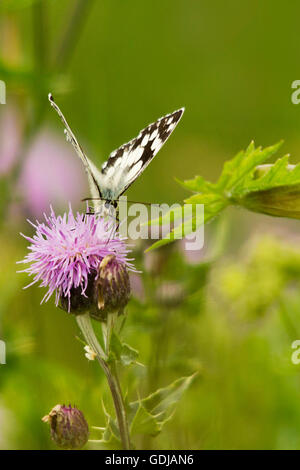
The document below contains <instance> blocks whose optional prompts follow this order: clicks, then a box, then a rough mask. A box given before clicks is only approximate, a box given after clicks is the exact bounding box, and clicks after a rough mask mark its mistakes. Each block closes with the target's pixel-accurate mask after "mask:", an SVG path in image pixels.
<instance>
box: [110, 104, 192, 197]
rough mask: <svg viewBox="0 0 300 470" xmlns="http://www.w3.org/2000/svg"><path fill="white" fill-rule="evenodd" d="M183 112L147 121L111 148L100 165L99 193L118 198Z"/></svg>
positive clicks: (167, 135) (142, 168) (150, 158)
mask: <svg viewBox="0 0 300 470" xmlns="http://www.w3.org/2000/svg"><path fill="white" fill-rule="evenodd" d="M183 112H184V108H181V109H179V110H177V111H174V112H173V113H171V114H167V115H166V116H164V117H162V118H160V119H158V121H156V122H154V123H152V124H149V126H147V127H145V129H143V130H142V131H141V132H140V133H139V135H138V136H137V137H136V138H135V139H132V140H131V141H130V142H128V143H127V144H124V145H122V146H121V147H119V148H118V149H117V150H114V151H113V152H112V153H111V154H110V156H109V158H108V160H107V161H106V162H105V163H104V164H103V165H102V169H101V173H102V175H103V176H104V181H105V188H101V191H102V194H103V196H104V197H105V198H106V197H107V198H108V199H111V200H115V199H116V198H117V197H119V196H120V195H121V194H122V193H123V192H124V191H126V189H127V188H128V186H130V185H131V184H132V183H133V182H134V180H135V179H136V178H137V177H138V176H139V174H140V173H141V172H142V171H144V169H145V168H146V167H147V166H148V165H149V163H150V162H151V160H152V159H153V158H154V157H155V155H156V154H157V152H158V151H159V150H160V149H161V147H162V146H163V144H164V143H165V142H166V140H167V139H168V137H169V136H170V135H171V133H172V132H173V130H174V129H175V127H176V125H177V124H178V122H179V121H180V118H181V116H182V114H183Z"/></svg>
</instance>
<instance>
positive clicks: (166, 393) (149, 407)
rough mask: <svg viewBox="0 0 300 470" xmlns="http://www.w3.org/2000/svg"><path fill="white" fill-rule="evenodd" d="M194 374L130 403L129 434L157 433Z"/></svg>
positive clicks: (172, 411) (170, 415) (151, 434)
mask: <svg viewBox="0 0 300 470" xmlns="http://www.w3.org/2000/svg"><path fill="white" fill-rule="evenodd" d="M195 375H196V374H193V375H191V376H189V377H182V378H180V379H177V380H175V381H174V382H173V383H171V384H170V385H169V386H167V387H164V388H161V389H159V390H157V391H156V392H154V393H152V394H151V395H149V396H148V397H146V398H143V399H140V400H138V401H135V402H132V403H130V404H129V405H128V406H127V407H128V408H129V410H130V411H131V414H130V417H131V419H130V420H129V423H130V430H131V434H132V435H135V434H148V435H150V436H155V435H157V434H158V433H159V432H160V431H161V429H162V427H163V425H164V424H165V423H166V422H167V421H168V420H169V419H170V418H171V417H172V415H173V413H174V409H175V406H176V404H177V403H178V401H179V400H180V398H181V397H182V395H183V393H184V392H185V391H186V389H187V388H188V387H189V386H190V384H191V382H192V381H193V379H194V378H195ZM133 410H134V413H133ZM128 416H129V413H128Z"/></svg>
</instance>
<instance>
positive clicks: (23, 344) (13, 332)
mask: <svg viewBox="0 0 300 470" xmlns="http://www.w3.org/2000/svg"><path fill="white" fill-rule="evenodd" d="M299 15H300V5H299V2H296V1H293V0H291V1H289V2H288V3H287V2H285V3H283V2H281V1H278V0H272V1H271V0H264V1H263V2H262V1H258V0H251V1H250V0H244V1H243V2H239V1H232V0H229V1H226V2H224V1H221V0H216V1H214V2H211V1H208V0H201V1H195V0H194V1H193V0H190V1H183V0H172V1H171V0H164V1H163V2H162V1H157V0H154V1H152V2H141V1H137V0H127V1H122V0H98V1H95V0H94V1H92V0H79V1H73V0H72V1H66V0H44V1H42V0H35V1H34V0H1V1H0V79H1V80H4V81H5V83H6V90H7V96H6V104H5V105H0V196H1V201H0V210H1V219H0V226H1V234H0V242H1V244H0V246H1V262H0V279H1V282H0V339H3V340H4V341H5V342H6V345H7V364H6V365H0V448H2V449H48V448H54V446H53V444H52V443H51V440H50V437H49V430H48V428H47V426H46V425H45V424H44V423H42V421H41V417H42V416H43V415H45V414H46V413H47V412H49V410H50V409H51V408H52V407H53V406H54V405H56V404H57V403H72V404H74V403H75V404H76V405H77V406H78V407H79V408H80V409H81V410H82V411H83V412H84V413H85V415H86V417H87V419H88V421H89V424H90V425H95V426H103V425H104V416H103V412H102V406H101V400H102V399H103V400H104V401H105V403H107V404H108V405H107V406H108V407H109V406H111V403H110V400H109V395H108V393H107V390H106V384H105V381H104V377H103V375H102V374H101V371H100V370H98V367H97V366H96V365H95V364H94V363H92V362H91V363H88V362H87V361H86V359H85V358H84V355H83V348H82V344H81V342H79V341H77V340H76V339H75V336H77V335H78V336H79V331H78V328H77V326H76V322H75V321H74V318H73V317H72V316H69V315H67V314H66V313H64V312H63V311H61V310H60V309H57V308H55V306H54V302H53V301H50V302H49V303H48V304H46V305H42V306H40V300H41V298H42V295H43V292H42V290H40V289H38V288H37V287H33V288H30V289H29V290H22V287H24V286H25V285H26V283H28V279H27V278H26V276H25V275H21V274H18V275H17V274H16V269H17V268H16V264H15V263H16V261H17V260H20V259H22V258H23V257H24V255H25V253H26V242H25V240H23V239H22V238H21V237H20V236H19V232H25V233H26V234H28V235H29V234H31V233H32V230H31V227H30V225H28V224H27V222H26V218H30V219H33V220H34V219H35V218H38V219H39V220H41V219H42V214H43V211H45V210H46V211H48V208H49V204H50V203H51V204H53V206H54V208H55V209H56V210H57V211H59V210H61V211H64V210H66V209H67V207H68V202H69V201H71V202H72V205H73V207H74V208H76V209H77V208H79V209H81V210H83V208H84V206H83V204H82V203H81V202H80V200H81V199H82V198H83V197H85V196H87V195H88V189H87V185H86V182H85V175H84V172H83V169H82V166H81V164H80V162H79V161H77V158H76V156H75V154H74V152H73V150H72V148H71V147H70V145H69V144H67V143H66V142H65V140H64V136H63V128H62V126H61V123H60V122H59V120H58V118H57V116H56V115H55V113H54V112H53V110H51V108H50V106H49V104H48V102H47V94H48V92H49V91H52V92H53V94H54V96H55V98H56V100H57V102H58V104H59V105H60V106H61V108H62V109H63V111H64V113H65V115H66V116H67V119H68V121H69V123H70V125H71V127H72V128H73V130H74V132H75V133H76V135H77V137H78V139H79V140H80V142H81V143H82V145H83V147H84V149H85V150H86V152H87V154H88V155H89V157H90V158H91V159H92V160H93V161H94V162H95V163H97V164H99V165H100V163H101V162H103V161H104V160H105V159H106V158H107V156H108V154H109V153H110V152H111V151H112V150H113V149H114V148H116V147H118V146H119V145H121V144H122V143H123V142H126V141H128V140H130V138H132V137H134V136H135V135H137V134H138V132H139V130H140V129H141V128H143V127H145V126H146V125H147V124H148V123H149V122H152V121H154V120H155V119H157V118H158V117H160V116H162V115H164V114H166V113H168V112H171V111H173V110H175V109H177V108H179V107H181V106H185V107H186V112H185V114H184V116H183V119H182V121H181V122H180V124H179V126H178V128H177V129H176V132H175V133H174V134H173V135H172V137H171V138H170V140H169V141H168V143H167V144H166V145H165V147H164V148H163V149H162V150H161V151H160V153H159V156H158V157H157V158H156V159H155V160H154V161H153V162H152V163H151V165H150V166H149V168H148V169H147V171H146V172H145V173H144V174H143V175H142V176H141V178H139V180H138V181H136V182H135V184H134V185H133V186H132V188H130V190H129V191H128V197H129V196H130V199H133V200H142V201H149V202H166V203H173V202H179V201H181V200H182V199H183V198H184V197H185V196H186V193H185V191H184V190H183V189H182V188H181V187H180V186H179V185H178V184H176V182H175V181H174V177H179V178H181V179H184V178H190V177H193V176H194V175H196V174H199V175H202V176H204V177H206V178H209V179H211V180H215V179H216V177H217V176H218V175H219V173H220V170H221V168H222V164H223V162H224V161H225V160H226V159H228V158H231V157H232V156H233V155H234V154H235V153H237V152H238V151H239V150H240V149H242V148H245V147H246V146H247V145H248V143H249V142H250V140H252V139H254V140H255V142H256V144H259V145H269V144H273V143H275V142H277V141H279V140H280V139H282V138H283V139H284V140H285V144H284V148H283V152H285V153H286V152H290V153H291V162H292V163H295V162H298V161H299V156H300V107H298V106H296V105H293V104H292V102H291V93H292V89H291V84H292V82H293V81H294V80H297V79H300V76H299V74H300V70H299V51H298V49H299V48H298V42H299V41H298V36H299V25H298V23H299ZM299 240H300V237H299V223H298V222H297V221H289V220H284V219H271V218H268V217H266V216H262V215H254V214H250V213H246V212H244V211H242V210H241V209H240V210H238V209H232V210H229V211H227V212H226V213H225V214H224V216H222V218H220V219H218V220H217V221H216V222H214V223H212V224H210V225H209V226H208V227H206V230H205V249H204V250H203V252H201V253H198V255H197V256H195V257H194V259H193V260H191V259H190V257H188V254H187V253H184V252H183V250H182V245H181V244H180V243H178V244H177V245H173V246H172V247H170V248H167V249H165V250H163V251H161V250H160V251H157V252H153V253H152V254H149V255H146V256H145V255H144V254H143V249H144V248H145V247H143V246H136V248H135V253H134V256H135V257H136V259H137V261H136V264H137V267H138V268H140V269H141V270H142V271H143V273H142V274H141V275H140V276H134V278H133V279H132V285H133V299H132V301H131V303H130V304H129V306H128V321H127V325H126V328H125V332H124V335H125V340H126V342H129V343H130V344H131V345H132V346H133V347H135V348H136V349H139V350H140V361H141V363H143V364H144V365H145V367H141V366H134V367H132V368H131V369H130V370H129V372H127V373H126V374H124V376H123V377H122V381H123V384H124V388H125V389H128V390H129V393H130V395H131V397H132V398H137V396H138V395H139V394H141V395H144V394H146V393H148V392H149V391H152V390H153V389H154V388H155V387H157V386H165V385H167V384H168V383H169V382H171V381H172V380H174V379H176V378H177V377H179V376H182V375H188V374H190V373H193V372H194V371H195V370H198V371H199V374H198V378H197V380H196V381H195V382H194V383H193V385H192V386H191V388H190V389H189V390H188V391H187V392H186V394H185V396H184V397H183V399H182V401H181V402H180V403H179V405H178V409H177V411H176V414H175V415H174V417H173V419H172V420H171V421H170V422H169V423H168V424H167V426H166V427H165V429H164V430H163V432H162V433H161V434H160V435H159V436H158V437H156V438H154V439H144V438H143V437H140V439H139V440H138V441H137V442H136V444H137V447H138V448H154V449H246V448H247V449H266V448H267V449H296V448H299V447H300V406H299V394H300V365H295V364H293V363H292V361H291V355H292V352H293V350H292V348H291V344H292V342H293V341H294V340H296V339H300V326H299V321H300V293H299V275H300V246H299ZM174 286H175V291H176V292H181V293H182V295H180V296H178V298H174V295H173V294H172V292H174V290H172V289H174ZM170 293H171V294H170ZM92 437H94V438H97V437H99V436H97V435H96V434H95V435H93V436H92Z"/></svg>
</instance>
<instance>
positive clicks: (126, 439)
mask: <svg viewBox="0 0 300 470" xmlns="http://www.w3.org/2000/svg"><path fill="white" fill-rule="evenodd" d="M76 320H77V323H78V325H79V328H80V329H81V331H82V334H83V336H84V338H85V340H86V342H87V343H88V345H89V346H90V348H91V349H92V350H93V351H94V352H95V353H96V354H97V360H98V362H99V364H100V366H101V367H102V369H103V371H104V373H105V376H106V379H107V382H108V385H109V388H110V392H111V395H112V399H113V402H114V407H115V411H116V416H117V422H118V427H119V431H120V437H121V441H122V445H123V448H124V449H125V450H129V449H131V444H130V434H129V428H128V421H127V415H126V409H125V404H124V400H123V395H122V390H121V386H120V382H119V377H118V372H117V367H116V363H115V362H110V363H108V362H107V355H106V354H105V352H104V351H103V349H102V347H101V346H100V344H99V342H98V339H97V337H96V335H95V332H94V329H93V326H92V322H91V319H90V316H89V314H84V315H77V317H76ZM107 341H108V338H107Z"/></svg>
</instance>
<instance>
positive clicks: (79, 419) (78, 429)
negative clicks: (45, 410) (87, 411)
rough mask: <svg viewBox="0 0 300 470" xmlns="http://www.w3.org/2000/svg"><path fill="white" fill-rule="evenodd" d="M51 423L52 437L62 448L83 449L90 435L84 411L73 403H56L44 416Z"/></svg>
mask: <svg viewBox="0 0 300 470" xmlns="http://www.w3.org/2000/svg"><path fill="white" fill-rule="evenodd" d="M42 421H44V422H45V423H49V424H50V431H51V438H52V440H53V441H54V442H55V444H56V445H57V446H58V447H61V448H62V449H81V447H83V446H84V445H85V444H86V443H87V441H88V437H89V427H88V424H87V422H86V420H85V418H84V416H83V413H82V412H81V411H80V410H78V409H77V408H75V407H74V408H72V407H71V405H69V406H64V405H56V406H55V407H54V408H52V410H51V411H50V413H49V414H48V415H46V416H44V417H43V418H42Z"/></svg>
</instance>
